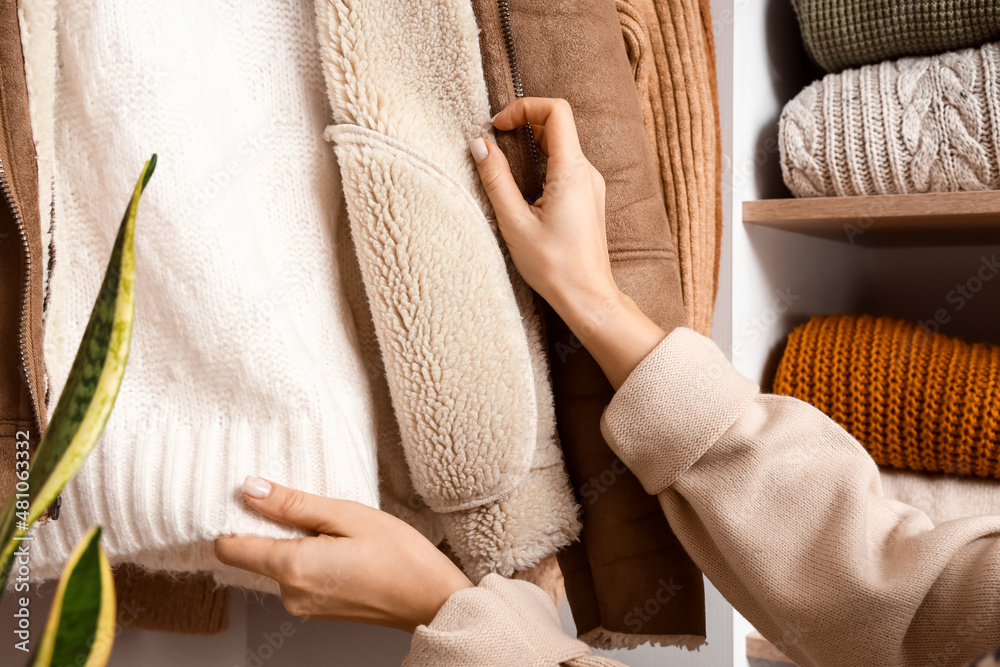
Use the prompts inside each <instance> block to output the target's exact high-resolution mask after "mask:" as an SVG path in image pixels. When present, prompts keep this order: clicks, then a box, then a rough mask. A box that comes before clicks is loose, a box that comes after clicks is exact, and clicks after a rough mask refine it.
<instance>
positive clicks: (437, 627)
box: [403, 574, 624, 667]
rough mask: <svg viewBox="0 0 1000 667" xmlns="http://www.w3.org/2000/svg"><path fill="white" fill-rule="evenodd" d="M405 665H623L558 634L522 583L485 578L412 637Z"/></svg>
mask: <svg viewBox="0 0 1000 667" xmlns="http://www.w3.org/2000/svg"><path fill="white" fill-rule="evenodd" d="M403 665H404V667H466V666H468V665H476V667H509V666H510V665H535V666H537V667H555V666H556V665H565V666H566V667H624V666H623V665H622V664H621V663H620V662H616V661H614V660H611V659H609V658H598V657H595V656H593V655H592V654H591V652H590V648H589V647H588V646H587V645H586V644H584V643H583V642H581V641H580V640H578V639H573V638H572V637H570V636H569V635H567V634H566V633H565V632H563V629H562V624H561V623H560V621H559V613H558V612H557V611H556V608H555V605H553V604H552V598H550V597H549V596H548V594H547V593H545V592H544V591H543V590H542V589H541V588H539V587H538V586H535V585H534V584H530V583H528V582H525V581H516V580H513V579H504V578H503V577H501V576H500V575H497V574H490V575H487V576H486V577H484V578H483V579H482V581H480V582H479V585H478V586H476V587H475V588H467V589H465V590H462V591H459V592H458V593H455V594H454V595H452V596H451V597H450V598H448V601H447V602H445V603H444V606H443V607H441V610H440V611H438V614H437V616H436V617H435V618H434V620H433V621H432V622H431V624H430V625H421V626H420V627H418V628H417V630H416V632H415V633H414V634H413V642H412V643H411V645H410V654H409V655H408V656H407V657H406V660H404V661H403Z"/></svg>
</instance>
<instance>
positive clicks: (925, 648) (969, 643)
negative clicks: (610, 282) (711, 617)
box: [602, 328, 1000, 666]
mask: <svg viewBox="0 0 1000 667" xmlns="http://www.w3.org/2000/svg"><path fill="white" fill-rule="evenodd" d="M602 429H603V431H604V434H605V437H606V438H607V441H608V443H609V444H610V445H611V447H612V448H613V449H614V450H615V452H616V453H617V454H618V455H619V456H620V457H621V459H622V461H624V463H625V464H626V465H628V466H629V468H631V469H632V471H633V472H634V473H635V474H636V476H637V477H638V478H639V480H640V481H641V482H642V483H643V486H644V487H645V488H646V490H647V491H648V492H649V493H652V494H657V495H658V497H659V500H660V504H661V505H662V507H663V510H664V512H665V513H666V516H667V518H668V519H669V521H670V525H671V526H672V527H673V529H674V531H676V533H677V536H678V537H679V538H680V540H681V542H682V543H683V544H684V546H685V548H686V549H687V550H688V552H689V553H690V554H691V556H692V558H693V559H694V561H695V562H696V563H697V564H698V565H699V566H700V567H701V568H702V569H703V571H704V572H705V574H706V575H707V576H708V578H709V579H710V580H711V581H712V582H713V583H714V584H715V586H716V587H717V588H718V589H719V590H720V591H721V592H722V594H723V595H724V596H725V597H726V598H727V599H728V600H729V601H730V602H732V603H733V605H734V606H735V607H736V608H737V609H738V610H739V611H740V612H741V613H742V614H743V615H744V616H745V617H746V618H747V619H748V620H749V621H750V622H752V623H753V624H754V625H755V626H756V627H757V629H758V630H760V632H761V633H762V634H764V635H765V636H766V637H768V638H769V639H770V640H771V641H772V642H774V643H775V644H776V645H777V646H778V647H779V648H780V649H782V650H783V651H784V652H785V653H786V654H787V655H788V656H789V657H790V658H792V659H793V660H794V661H795V662H796V663H797V664H799V665H802V666H806V665H824V666H835V665H845V666H846V665H861V664H869V665H902V666H906V665H918V664H919V665H925V664H941V665H945V664H947V665H959V664H965V663H966V662H967V661H968V660H970V659H972V658H974V657H975V656H976V655H978V654H979V653H981V652H983V651H985V650H987V649H990V648H993V647H995V646H996V644H997V643H998V642H1000V594H998V592H1000V517H996V516H992V517H991V516H980V517H974V518H967V519H960V520H957V521H951V522H947V523H943V524H940V525H938V526H937V527H935V526H934V525H933V523H932V522H931V520H930V519H929V518H928V517H927V516H926V515H925V514H924V513H923V512H921V511H919V510H917V509H915V508H913V507H910V506H908V505H905V504H903V503H900V502H897V501H894V500H889V499H887V498H885V497H884V496H883V494H882V487H881V482H880V479H879V473H878V468H877V466H876V465H875V462H874V461H873V460H872V458H871V457H870V456H869V455H868V453H867V452H866V451H865V450H864V448H863V447H862V446H861V445H860V444H859V443H858V441H857V440H855V439H854V438H853V437H851V436H850V435H849V434H848V433H847V432H846V431H844V430H843V429H842V428H840V427H839V426H838V425H837V424H836V423H834V422H833V421H832V420H831V419H829V418H828V417H826V416H825V415H824V414H823V413H821V412H820V411H819V410H817V409H815V408H813V407H812V406H810V405H808V404H806V403H803V402H802V401H799V400H797V399H794V398H789V397H783V396H773V395H766V394H762V393H760V392H759V390H758V388H757V386H756V385H755V384H754V383H753V382H751V381H750V380H748V379H746V378H744V377H743V376H741V375H740V374H739V373H738V372H737V371H736V369H735V368H733V366H732V365H731V364H730V363H729V361H728V360H727V359H726V358H725V356H724V355H723V354H722V352H721V351H720V350H719V348H718V347H716V346H715V344H714V343H712V341H711V340H709V339H708V338H705V337H703V336H700V335H699V334H696V333H695V332H693V331H691V330H690V329H684V328H682V329H676V330H674V331H673V332H672V333H671V334H670V335H669V336H668V337H667V338H666V339H664V340H663V341H662V342H661V343H660V344H659V346H658V347H656V348H655V349H654V350H653V351H652V352H651V353H650V354H649V355H648V356H647V357H646V358H645V359H644V360H643V361H642V362H641V363H640V364H639V366H638V367H636V369H635V370H634V371H633V372H632V373H631V375H630V376H629V377H628V379H627V380H626V382H625V383H624V384H623V385H622V387H621V388H620V389H619V390H618V392H617V394H616V395H615V397H614V399H613V400H612V402H611V404H610V405H609V406H608V408H607V410H606V411H605V413H604V417H603V421H602Z"/></svg>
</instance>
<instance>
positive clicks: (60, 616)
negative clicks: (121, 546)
mask: <svg viewBox="0 0 1000 667" xmlns="http://www.w3.org/2000/svg"><path fill="white" fill-rule="evenodd" d="M100 538H101V527H100V526H95V527H94V528H91V529H90V532H88V533H87V534H86V535H84V537H83V539H81V540H80V541H79V543H77V545H76V547H75V548H74V549H73V553H72V554H70V557H69V560H68V561H67V562H66V567H65V568H64V569H63V576H62V580H61V581H60V582H59V588H57V589H56V596H55V598H54V599H53V600H52V609H51V610H50V611H49V622H48V624H46V626H45V634H44V635H42V640H41V642H39V644H38V649H37V650H36V651H35V654H34V655H33V656H32V659H31V663H30V664H29V667H103V665H106V664H107V662H108V658H109V657H110V656H111V646H112V644H113V643H114V640H115V615H116V604H115V582H114V578H113V577H112V574H111V566H110V564H109V563H108V558H107V556H105V555H104V550H103V549H101V539H100ZM84 658H86V660H84Z"/></svg>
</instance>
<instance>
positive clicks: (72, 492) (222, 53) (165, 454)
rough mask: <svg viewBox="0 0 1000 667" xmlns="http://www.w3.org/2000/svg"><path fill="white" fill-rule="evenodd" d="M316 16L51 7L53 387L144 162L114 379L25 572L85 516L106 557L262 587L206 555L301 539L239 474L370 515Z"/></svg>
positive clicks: (66, 546)
mask: <svg viewBox="0 0 1000 667" xmlns="http://www.w3.org/2000/svg"><path fill="white" fill-rule="evenodd" d="M314 21H315V17H314V13H313V11H312V5H311V3H308V2H306V0H298V1H297V2H292V3H283V4H280V5H274V4H261V5H254V6H253V7H248V6H243V5H240V6H238V7H237V6H222V5H215V4H206V3H202V2H196V1H194V0H182V1H181V2H180V3H178V2H153V3H147V4H145V5H144V6H143V10H142V11H139V12H137V11H134V8H133V7H131V6H130V5H129V4H128V3H125V2H123V3H115V2H105V3H100V4H99V5H90V4H88V5H77V4H71V3H63V4H60V5H59V6H58V7H57V17H56V29H57V32H58V44H59V71H58V76H57V79H56V97H55V107H54V108H55V128H56V135H55V156H56V164H55V175H56V183H57V188H58V192H59V197H58V198H57V209H56V213H57V215H56V219H57V220H58V221H59V224H58V225H57V226H56V230H55V231H56V235H55V247H56V254H57V256H58V258H59V259H58V262H57V265H56V270H55V271H54V272H53V276H52V280H53V282H52V293H51V305H50V310H49V314H48V322H47V326H46V335H45V352H46V363H47V365H48V368H49V371H50V374H51V380H52V391H53V395H55V396H58V394H59V392H60V391H61V389H62V386H63V384H64V383H65V379H66V376H67V374H68V371H69V367H70V364H71V362H72V359H73V357H74V354H75V351H76V347H77V343H78V341H79V338H80V335H81V333H82V331H83V329H84V327H85V325H86V322H87V317H88V315H89V312H90V308H91V305H92V303H93V300H94V295H95V293H96V291H97V289H98V287H99V283H100V280H101V276H102V273H103V269H104V267H105V265H106V262H107V257H108V254H109V252H110V248H111V245H112V242H113V240H114V234H115V231H116V229H117V226H118V223H119V221H120V220H121V215H122V211H123V210H124V205H125V202H126V200H127V197H128V193H130V192H131V190H132V188H133V186H134V182H135V178H136V176H137V174H138V172H139V169H140V168H141V165H142V163H143V161H144V160H145V159H147V158H148V157H149V155H150V154H151V153H153V152H154V151H157V152H158V153H159V158H160V159H159V164H158V168H157V171H156V174H155V176H154V178H153V180H152V181H151V182H150V185H149V187H148V188H147V190H146V193H145V195H144V196H143V200H142V204H141V206H140V211H139V219H138V223H137V228H136V271H137V274H136V290H137V295H136V313H135V329H134V333H133V337H132V347H131V354H130V358H129V364H128V369H127V370H126V372H125V376H124V380H123V383H122V386H121V390H120V392H119V394H118V399H117V402H116V405H115V409H114V410H113V412H112V414H111V417H110V420H109V422H108V425H107V429H106V431H105V434H104V436H103V437H102V439H101V441H100V442H99V443H98V445H97V448H96V449H95V450H94V452H93V453H92V454H91V455H90V457H89V458H88V459H87V461H86V463H85V464H84V466H83V468H82V470H81V471H80V474H79V475H78V476H77V477H76V478H75V479H74V480H73V481H72V482H71V483H70V484H69V485H68V486H67V487H66V489H65V491H64V493H63V505H62V511H61V515H60V517H59V520H58V521H53V522H49V523H47V524H44V525H40V526H38V527H37V528H36V542H35V546H34V552H33V561H32V565H33V567H32V575H33V576H35V577H37V578H39V579H45V578H50V577H53V576H56V575H57V574H58V573H59V569H60V568H61V566H62V564H63V563H64V562H65V559H66V556H67V555H68V553H69V550H70V549H71V548H72V546H73V545H74V544H75V543H76V542H77V540H78V539H79V537H80V536H81V535H82V534H83V532H84V531H85V530H87V529H89V528H90V527H91V526H92V525H95V524H100V525H102V526H103V528H104V533H103V538H102V544H103V546H104V548H105V550H106V551H107V553H108V557H109V559H110V560H111V562H112V563H113V564H117V563H132V564H135V565H138V566H142V567H146V568H150V569H159V570H170V571H197V570H206V571H210V572H212V573H213V574H214V576H215V579H216V580H217V581H218V582H220V583H231V584H238V585H243V586H247V587H251V588H257V589H260V590H264V591H269V592H276V591H277V585H276V583H275V582H274V581H272V580H270V579H267V578H266V577H258V576H256V575H252V574H250V573H248V572H245V571H243V570H238V569H235V568H230V567H228V566H223V565H222V564H221V563H219V562H218V560H217V559H216V558H215V555H214V552H213V546H212V543H213V541H214V539H215V538H216V537H217V536H219V535H225V534H259V535H265V536H271V537H288V538H292V537H297V536H301V535H303V534H305V531H302V530H299V529H294V528H292V527H289V526H286V525H283V524H278V523H276V522H273V521H270V520H268V519H266V518H264V517H262V516H261V515H260V514H259V513H258V512H255V511H253V510H252V509H251V508H249V507H247V506H246V504H245V503H244V502H243V501H242V498H241V495H240V492H239V487H240V483H241V482H242V480H243V478H244V477H245V476H246V475H248V474H256V475H260V476H263V477H267V478H270V479H273V480H275V481H276V482H279V483H284V484H289V485H292V486H296V487H298V488H301V489H304V490H306V491H310V492H313V493H317V494H321V495H326V496H334V497H341V498H349V499H353V500H357V501H359V502H363V503H366V504H369V505H373V506H375V505H377V503H378V493H377V470H376V461H375V439H374V434H373V428H372V423H371V422H372V419H373V415H372V411H371V406H370V403H369V400H368V396H367V394H366V393H365V392H364V391H363V390H362V387H364V383H365V378H364V371H363V368H362V365H361V361H360V358H359V354H358V344H357V341H356V339H355V329H354V323H353V321H352V319H351V313H350V308H349V306H348V304H347V303H346V300H345V297H344V296H343V294H342V291H341V289H340V280H339V273H340V272H339V269H338V267H337V263H336V255H337V251H336V248H335V247H334V238H335V233H334V229H335V227H336V225H338V224H346V221H345V220H340V219H337V217H336V212H337V210H338V206H339V202H338V199H339V198H340V196H341V193H340V190H339V181H338V179H337V172H336V168H335V164H336V163H335V159H334V156H333V155H332V154H331V153H330V151H329V150H328V148H327V146H326V145H325V143H324V142H323V140H322V131H323V128H324V127H325V125H326V122H327V118H328V115H329V107H328V105H327V101H326V96H325V94H324V85H323V77H322V72H321V66H320V61H319V55H318V50H317V46H316V42H315V35H316V33H315V22H314ZM279 36H280V38H279ZM205 63H212V66H211V67H205ZM319 184H322V185H319Z"/></svg>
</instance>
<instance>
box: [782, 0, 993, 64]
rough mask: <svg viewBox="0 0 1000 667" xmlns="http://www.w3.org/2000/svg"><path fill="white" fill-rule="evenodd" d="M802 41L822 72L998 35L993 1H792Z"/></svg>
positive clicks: (964, 44)
mask: <svg viewBox="0 0 1000 667" xmlns="http://www.w3.org/2000/svg"><path fill="white" fill-rule="evenodd" d="M792 6H793V7H794V8H795V13H796V15H797V16H798V18H799V27H800V28H801V30H802V40H803V41H804V42H805V45H806V50H807V51H808V52H809V55H810V56H812V59H813V60H815V61H816V62H817V63H818V64H819V65H820V67H822V68H823V69H825V70H827V71H828V72H839V71H840V70H843V69H846V68H848V67H857V66H858V65H868V64H872V63H877V62H881V61H883V60H893V59H895V58H902V57H903V56H930V55H934V54H937V53H944V52H945V51H955V50H957V49H965V48H969V47H975V46H981V45H982V44H984V43H986V42H990V41H993V40H995V39H1000V2H997V0H922V1H921V2H907V1H906V0H792Z"/></svg>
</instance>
